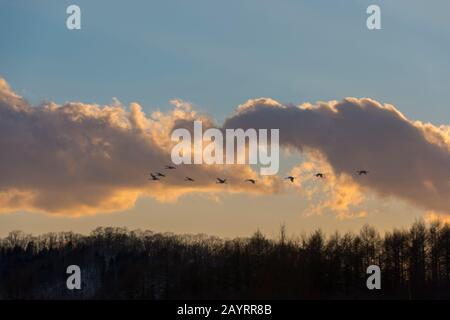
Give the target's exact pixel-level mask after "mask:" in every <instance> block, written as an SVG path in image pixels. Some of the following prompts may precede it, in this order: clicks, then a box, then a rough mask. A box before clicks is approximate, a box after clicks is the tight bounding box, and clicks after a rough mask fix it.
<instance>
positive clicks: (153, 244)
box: [0, 222, 450, 299]
mask: <svg viewBox="0 0 450 320" xmlns="http://www.w3.org/2000/svg"><path fill="white" fill-rule="evenodd" d="M71 264H75V265H78V266H80V267H81V274H82V277H81V278H82V288H81V290H74V291H70V290H68V289H67V288H66V279H67V277H68V276H69V275H67V274H66V268H67V266H69V265H71ZM371 264H376V265H379V266H380V267H381V286H382V289H381V290H372V291H370V290H368V289H367V287H366V279H367V277H368V275H367V274H366V268H367V266H369V265H371ZM0 298H1V299H241V298H242V299H244V298H250V299H253V298H255V299H256V298H258V299H265V298H271V299H334V298H338V299H362V298H369V299H372V298H384V299H392V298H402V299H418V298H425V299H427V298H438V299H442V298H450V226H449V225H447V224H441V223H438V222H437V223H433V224H431V225H430V226H427V225H425V224H424V223H423V222H416V223H415V224H414V225H412V226H411V228H410V229H409V230H394V231H392V232H387V233H385V234H384V236H380V234H379V233H378V232H377V231H376V230H375V229H374V228H372V227H370V226H364V227H363V228H362V229H361V231H360V232H359V233H357V234H353V233H346V234H339V233H335V234H332V235H329V236H325V235H324V234H323V233H322V232H321V231H316V232H314V233H312V234H310V235H308V236H299V237H295V238H293V237H287V236H286V231H285V228H284V227H282V228H281V230H280V234H279V236H278V237H277V238H276V239H268V238H266V237H265V236H264V235H263V234H261V233H260V232H256V233H255V234H254V235H253V236H252V237H250V238H237V239H219V238H216V237H210V236H205V235H174V234H168V233H164V234H161V233H153V232H151V231H139V230H138V231H128V230H126V229H122V228H97V229H96V230H94V231H93V232H92V233H91V234H90V235H89V236H83V235H78V234H74V233H72V232H61V233H49V234H45V235H41V236H31V235H26V234H24V233H22V232H19V231H14V232H11V233H10V234H9V235H8V236H7V237H5V238H3V239H1V240H0Z"/></svg>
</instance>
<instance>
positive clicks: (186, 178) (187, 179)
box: [184, 177, 195, 182]
mask: <svg viewBox="0 0 450 320" xmlns="http://www.w3.org/2000/svg"><path fill="white" fill-rule="evenodd" d="M184 181H190V182H194V181H195V180H194V179H192V178H189V177H185V178H184Z"/></svg>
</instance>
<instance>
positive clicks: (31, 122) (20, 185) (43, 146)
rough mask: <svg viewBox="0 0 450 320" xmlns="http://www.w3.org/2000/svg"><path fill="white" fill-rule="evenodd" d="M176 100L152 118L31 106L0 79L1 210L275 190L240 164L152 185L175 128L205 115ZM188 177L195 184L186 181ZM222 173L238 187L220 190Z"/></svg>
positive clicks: (87, 209)
mask: <svg viewBox="0 0 450 320" xmlns="http://www.w3.org/2000/svg"><path fill="white" fill-rule="evenodd" d="M173 103H174V104H175V108H174V110H173V111H171V112H169V113H167V114H163V113H160V112H155V113H154V114H153V115H152V116H151V117H149V118H148V117H146V115H145V114H144V113H143V112H142V109H141V107H140V106H139V105H138V104H137V103H132V104H130V106H129V108H128V109H127V108H124V107H123V106H121V105H120V103H119V102H118V101H117V100H115V101H114V103H113V104H112V105H111V106H99V105H95V104H85V103H80V102H69V103H65V104H63V105H61V106H59V105H56V104H55V103H46V104H43V105H41V106H39V107H33V106H30V105H29V104H28V103H27V102H26V101H25V100H24V99H22V98H21V97H20V96H18V95H17V94H15V93H14V92H13V91H12V90H11V89H10V87H9V86H8V84H7V83H6V81H5V80H3V79H0V208H1V209H0V211H3V212H10V211H17V210H29V211H41V212H47V213H51V214H60V215H75V216H78V215H86V214H95V213H99V212H110V211H117V210H123V209H127V208H130V207H132V206H133V205H134V204H135V202H136V200H137V199H138V198H139V197H141V196H150V197H153V198H156V199H158V200H161V201H173V200H174V199H176V198H178V197H180V196H181V195H184V194H188V193H221V192H229V193H235V192H249V193H253V194H265V193H273V192H276V190H277V189H278V188H279V186H278V185H279V183H277V181H276V179H274V178H273V177H272V178H270V177H268V178H264V179H261V180H260V181H259V183H258V184H257V185H256V186H250V185H248V183H247V184H246V183H245V182H244V179H246V178H248V177H255V176H256V173H255V172H254V171H253V170H252V169H251V168H250V167H248V166H242V165H241V166H238V165H236V166H198V165H193V166H180V167H179V168H177V170H174V171H173V172H171V174H170V175H169V176H168V177H167V178H164V179H162V180H161V181H159V182H156V183H155V182H150V181H148V179H147V178H148V175H149V172H150V171H161V170H163V167H164V165H166V164H169V163H170V150H171V146H172V142H171V141H170V132H171V130H172V128H173V127H174V126H177V125H178V124H179V123H181V122H190V121H191V122H192V121H193V120H195V119H200V118H202V116H201V115H198V114H197V113H196V112H194V111H193V110H192V109H191V107H190V106H189V105H187V104H184V103H182V102H180V101H174V102H173ZM205 120H206V119H205ZM207 120H208V121H210V122H212V120H210V119H207ZM188 175H189V176H191V177H193V178H194V179H195V180H196V182H195V184H189V183H187V182H185V181H184V177H185V176H188ZM221 176H227V178H228V179H229V181H230V183H232V186H233V187H231V186H222V185H221V186H219V185H217V184H216V183H215V178H216V177H221Z"/></svg>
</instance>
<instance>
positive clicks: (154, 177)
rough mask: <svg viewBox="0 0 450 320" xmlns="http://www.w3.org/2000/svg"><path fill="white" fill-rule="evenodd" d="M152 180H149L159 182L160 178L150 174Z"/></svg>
mask: <svg viewBox="0 0 450 320" xmlns="http://www.w3.org/2000/svg"><path fill="white" fill-rule="evenodd" d="M150 176H151V179H150V178H149V179H148V180H153V181H157V180H159V178H158V177H157V176H155V175H154V174H153V173H150Z"/></svg>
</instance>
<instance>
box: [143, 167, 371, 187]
mask: <svg viewBox="0 0 450 320" xmlns="http://www.w3.org/2000/svg"><path fill="white" fill-rule="evenodd" d="M165 169H166V170H175V169H176V167H174V166H171V165H167V166H165ZM356 173H357V174H358V176H367V174H368V173H369V171H367V170H358V171H356ZM314 176H315V177H316V178H319V179H324V178H325V174H324V173H322V172H317V173H315V174H314ZM164 177H166V174H165V173H161V172H154V173H153V172H151V173H150V178H149V180H152V181H158V180H161V178H164ZM285 179H286V180H289V181H290V182H292V183H293V182H294V180H295V177H293V176H288V177H286V178H285ZM184 181H187V182H194V181H195V180H194V179H192V178H191V177H184ZM245 182H249V183H251V184H255V183H256V180H255V179H246V180H245ZM216 183H219V184H226V183H227V179H226V178H225V179H222V178H216Z"/></svg>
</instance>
